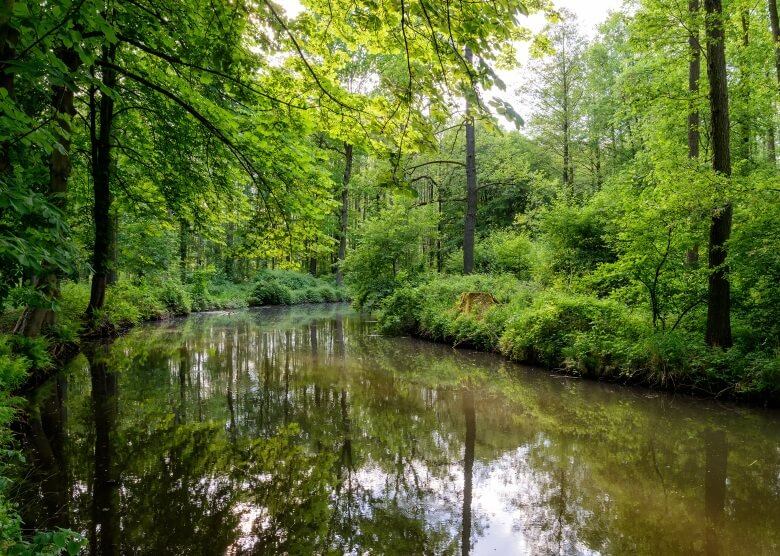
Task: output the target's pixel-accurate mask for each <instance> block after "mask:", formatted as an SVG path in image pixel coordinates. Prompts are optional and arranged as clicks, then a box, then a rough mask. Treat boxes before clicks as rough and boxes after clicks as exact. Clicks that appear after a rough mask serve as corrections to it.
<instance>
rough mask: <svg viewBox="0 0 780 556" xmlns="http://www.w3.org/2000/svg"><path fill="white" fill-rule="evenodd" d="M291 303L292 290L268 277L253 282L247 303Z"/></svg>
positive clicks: (256, 304) (255, 304)
mask: <svg viewBox="0 0 780 556" xmlns="http://www.w3.org/2000/svg"><path fill="white" fill-rule="evenodd" d="M290 304H292V292H291V291H290V289H289V288H287V287H286V286H283V285H282V284H280V283H279V282H277V281H276V280H274V279H272V278H268V279H267V280H263V281H261V282H257V283H256V284H255V287H254V289H253V290H252V296H251V297H250V298H249V305H250V306H252V307H257V306H260V305H290Z"/></svg>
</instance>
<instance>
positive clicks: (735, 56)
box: [0, 0, 780, 554]
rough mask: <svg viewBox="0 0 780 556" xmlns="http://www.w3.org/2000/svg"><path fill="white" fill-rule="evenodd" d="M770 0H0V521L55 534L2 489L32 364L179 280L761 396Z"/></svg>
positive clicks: (201, 294) (146, 309) (767, 337)
mask: <svg viewBox="0 0 780 556" xmlns="http://www.w3.org/2000/svg"><path fill="white" fill-rule="evenodd" d="M777 2H778V0H768V1H767V2H763V3H753V4H750V5H748V4H747V3H735V2H726V3H724V2H722V1H721V0H705V1H703V2H701V1H699V0H689V1H685V0H678V1H677V2H657V1H651V0H636V1H635V2H626V3H624V5H623V6H622V7H621V8H620V9H616V10H614V11H611V12H609V13H604V14H603V16H604V17H603V21H602V23H601V24H600V25H599V27H598V29H597V30H596V32H595V33H586V32H585V31H584V29H583V28H582V26H581V25H580V23H579V22H578V21H577V15H576V14H575V13H574V12H572V11H570V10H568V9H566V8H563V7H561V6H556V5H555V4H556V2H555V1H554V0H553V1H549V2H548V1H542V0H532V1H531V0H528V1H517V2H514V1H502V2H446V3H442V2H400V3H399V2H389V3H388V2H386V3H383V4H382V10H380V11H377V10H376V4H377V2H376V1H375V0H351V1H349V2H347V1H342V2H332V1H329V2H324V1H314V0H312V1H309V2H306V3H305V4H306V6H304V7H302V10H301V11H300V12H297V13H292V12H289V13H288V12H286V11H285V10H283V9H282V6H281V5H277V3H274V2H270V1H264V2H243V1H242V0H231V1H229V2H226V1H219V0H217V1H214V2H208V3H204V2H194V1H191V0H159V1H155V2H152V3H149V2H146V1H145V0H144V1H138V2H135V1H134V2H121V1H117V0H99V1H98V0H55V1H50V2H26V1H21V0H7V1H6V2H5V3H4V7H3V9H0V468H1V469H0V552H4V551H8V550H11V549H12V547H13V549H12V550H13V552H14V553H18V554H28V553H29V554H32V553H40V552H49V553H52V554H56V553H60V552H62V551H68V552H73V551H77V550H78V547H77V546H76V545H73V544H70V543H74V542H81V541H80V540H78V539H77V538H76V537H75V536H73V535H72V534H71V533H68V532H64V533H63V532H49V533H44V532H29V531H25V532H24V533H23V531H22V523H21V518H20V517H19V516H18V515H17V514H16V512H15V510H14V508H13V505H12V503H11V502H10V501H8V492H9V488H11V485H12V481H11V480H10V479H9V478H8V477H6V475H9V474H10V473H11V471H10V470H11V469H12V468H16V469H17V470H18V469H24V466H25V465H27V464H26V463H24V462H23V461H22V460H21V456H20V453H19V451H18V449H17V444H18V442H17V439H15V438H14V435H13V433H12V431H11V423H12V422H13V419H15V418H16V416H18V415H19V414H20V411H19V410H20V408H22V407H23V405H24V403H25V401H24V399H23V398H22V396H21V395H19V393H20V392H22V390H20V389H22V388H23V385H24V384H25V382H26V381H27V380H28V377H29V376H31V375H36V376H35V378H39V376H41V375H42V374H44V373H46V372H47V371H48V370H51V369H53V368H54V367H55V366H56V365H57V362H58V360H59V359H61V358H64V357H66V356H67V355H68V353H69V350H71V349H74V348H73V346H75V345H76V344H77V343H78V341H79V339H81V338H88V339H99V338H106V337H112V336H116V335H117V334H118V333H121V332H122V331H123V330H125V329H127V328H130V327H132V326H134V325H136V324H139V323H140V322H143V321H147V320H158V319H162V318H167V317H169V316H175V315H186V314H189V313H191V312H193V311H207V310H215V309H216V310H237V309H242V308H244V307H253V306H261V305H294V304H299V303H316V302H324V301H328V302H332V301H340V300H346V299H350V300H352V301H353V303H354V305H355V306H356V307H357V308H359V309H361V310H364V311H368V312H371V313H373V314H376V315H377V316H378V319H379V324H380V326H381V327H382V329H383V330H384V331H385V332H386V333H388V334H415V335H418V336H421V337H424V338H428V339H431V340H435V341H440V342H448V343H450V344H452V345H468V346H471V347H474V348H476V349H480V350H484V351H492V352H496V353H500V354H503V355H504V356H506V357H508V358H510V359H512V360H514V361H520V362H526V363H532V364H537V365H544V366H546V367H548V368H552V369H558V370H561V371H563V372H567V373H570V374H574V375H577V376H582V377H588V378H595V379H600V380H612V381H616V382H626V383H641V384H646V385H649V386H652V387H655V388H664V389H675V390H678V391H688V392H692V393H695V394H699V395H701V394H707V395H710V396H712V397H715V398H728V399H735V400H739V401H744V402H749V403H753V404H756V405H767V406H768V405H777V404H778V402H779V401H780V287H779V286H778V284H780V227H778V225H777V223H778V222H780V188H778V177H780V170H779V169H778V153H777V143H778V140H780V131H779V130H780V118H779V117H778V106H780V87H778V85H780V19H778V9H777ZM147 4H149V5H147ZM581 4H582V3H581ZM580 9H582V8H581V7H580ZM532 14H537V15H538V16H541V18H542V19H543V20H544V23H542V25H543V26H542V25H540V28H539V29H535V30H531V29H530V27H529V26H531V27H532V26H534V25H535V24H534V23H533V21H534V20H533V19H528V17H527V16H531V15H532ZM540 21H541V19H540ZM333 22H338V25H335V24H334V25H332V23H333ZM518 41H521V42H524V43H525V44H526V46H528V51H529V53H530V54H531V56H530V58H529V59H528V60H527V63H525V62H523V64H521V55H520V50H519V49H518V48H517V46H518ZM521 66H522V71H521ZM503 72H506V73H507V75H509V74H513V75H516V76H520V77H521V79H520V80H519V82H518V83H516V87H515V91H512V93H514V96H513V94H512V93H510V92H506V93H505V94H502V95H501V96H500V97H499V96H493V92H494V91H496V90H506V85H507V84H506V83H504V81H503V80H502V78H501V76H500V74H501V73H503ZM518 72H519V73H518ZM519 103H522V104H523V105H524V106H526V107H527V108H528V114H527V115H524V116H525V117H521V115H520V114H519V113H518V112H517V111H516V109H515V107H514V106H513V104H514V105H515V106H519V105H520V104H519ZM526 119H527V121H525V120H526ZM261 269H262V270H261ZM36 533H37V534H38V537H35V538H37V539H39V540H40V542H41V543H48V544H46V545H45V547H44V546H43V545H41V546H38V545H36V544H35V543H37V542H38V541H36V540H35V539H33V538H32V537H33V535H34V534H36ZM47 535H48V536H47ZM23 539H27V540H26V541H24V540H23ZM41 539H42V540H41ZM30 543H33V544H30Z"/></svg>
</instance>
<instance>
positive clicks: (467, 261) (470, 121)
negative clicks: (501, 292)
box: [463, 46, 477, 274]
mask: <svg viewBox="0 0 780 556" xmlns="http://www.w3.org/2000/svg"><path fill="white" fill-rule="evenodd" d="M463 57H464V59H465V61H466V63H467V64H468V65H469V66H471V65H472V64H473V63H474V53H473V52H472V51H471V49H470V48H469V47H468V46H466V47H465V48H464V49H463ZM473 92H474V91H473V89H472V90H470V91H468V92H467V95H466V218H465V225H464V233H463V274H471V273H472V272H473V271H474V234H475V231H476V228H477V155H476V148H477V147H476V135H475V133H474V114H473V109H472V106H471V100H470V95H472V94H473Z"/></svg>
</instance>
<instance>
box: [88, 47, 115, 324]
mask: <svg viewBox="0 0 780 556" xmlns="http://www.w3.org/2000/svg"><path fill="white" fill-rule="evenodd" d="M115 54H116V46H114V45H112V46H109V47H104V48H103V60H104V61H106V62H113V60H114V57H115ZM102 72H103V84H104V85H105V86H106V87H107V88H108V89H113V88H114V86H115V85H116V72H114V71H113V70H111V69H108V68H106V67H103V68H102ZM96 94H97V91H96V90H95V88H94V87H93V88H92V90H91V92H90V108H91V110H90V112H91V114H90V134H91V143H92V185H93V194H94V209H93V217H94V220H95V245H94V250H93V257H92V269H93V274H92V289H91V292H90V298H89V305H88V306H87V313H86V316H87V318H88V320H91V319H92V317H93V316H94V314H95V311H98V310H100V309H102V308H103V305H104V304H105V300H106V286H107V281H108V272H109V266H110V260H111V254H110V248H111V229H112V228H113V226H112V222H111V188H110V182H111V141H110V139H111V125H112V123H113V119H114V100H113V99H112V98H111V96H110V95H107V94H103V93H101V94H100V104H99V106H96V104H97V103H96V100H95V95H96ZM96 110H97V112H98V113H97V114H96Z"/></svg>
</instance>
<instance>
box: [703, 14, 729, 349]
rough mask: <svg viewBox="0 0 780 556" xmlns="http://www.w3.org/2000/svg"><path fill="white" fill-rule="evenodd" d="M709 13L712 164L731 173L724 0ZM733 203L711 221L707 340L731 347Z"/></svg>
mask: <svg viewBox="0 0 780 556" xmlns="http://www.w3.org/2000/svg"><path fill="white" fill-rule="evenodd" d="M704 8H705V10H706V12H707V18H706V30H707V73H708V75H709V81H710V113H711V119H712V124H711V127H712V152H713V157H712V167H713V169H714V170H715V172H717V173H718V174H721V175H723V176H726V177H729V176H731V150H730V146H729V135H730V133H729V93H728V82H727V78H726V50H725V43H726V34H725V31H724V26H723V6H722V3H721V0H704ZM731 218H732V207H731V204H730V203H728V202H727V203H725V204H724V205H722V206H720V207H718V208H716V209H715V211H714V213H713V216H712V222H711V224H710V245H709V268H710V278H709V288H708V289H709V291H708V299H707V332H706V339H707V343H708V344H709V345H711V346H720V347H723V348H729V347H731V346H732V344H733V341H732V338H731V285H730V284H729V279H728V266H727V265H726V256H727V251H726V243H727V242H728V239H729V237H730V236H731Z"/></svg>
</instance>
